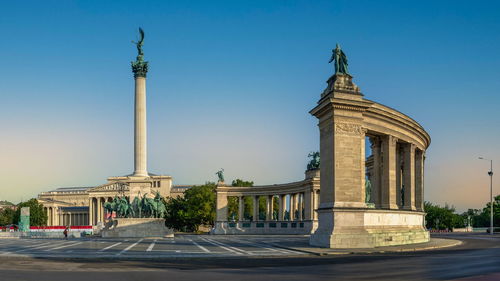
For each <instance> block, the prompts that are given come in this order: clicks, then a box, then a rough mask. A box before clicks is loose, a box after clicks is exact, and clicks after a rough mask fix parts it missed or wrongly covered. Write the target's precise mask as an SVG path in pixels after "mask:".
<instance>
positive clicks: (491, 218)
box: [479, 157, 493, 235]
mask: <svg viewBox="0 0 500 281" xmlns="http://www.w3.org/2000/svg"><path fill="white" fill-rule="evenodd" d="M479 159H481V160H486V161H490V171H489V172H488V176H490V234H491V235H493V160H491V159H485V158H483V157H479Z"/></svg>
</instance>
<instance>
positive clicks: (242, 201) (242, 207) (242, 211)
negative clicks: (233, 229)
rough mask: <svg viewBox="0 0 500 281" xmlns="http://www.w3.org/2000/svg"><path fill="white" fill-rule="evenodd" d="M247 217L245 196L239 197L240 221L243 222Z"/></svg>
mask: <svg viewBox="0 0 500 281" xmlns="http://www.w3.org/2000/svg"><path fill="white" fill-rule="evenodd" d="M244 217H245V197H243V196H239V197H238V221H239V222H242V221H243V218H244Z"/></svg>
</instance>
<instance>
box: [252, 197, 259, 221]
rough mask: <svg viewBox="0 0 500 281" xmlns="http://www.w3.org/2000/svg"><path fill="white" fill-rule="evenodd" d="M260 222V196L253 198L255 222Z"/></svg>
mask: <svg viewBox="0 0 500 281" xmlns="http://www.w3.org/2000/svg"><path fill="white" fill-rule="evenodd" d="M258 220H259V196H256V195H255V196H253V221H258Z"/></svg>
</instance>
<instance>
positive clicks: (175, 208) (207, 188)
mask: <svg viewBox="0 0 500 281" xmlns="http://www.w3.org/2000/svg"><path fill="white" fill-rule="evenodd" d="M215 188H216V184H215V183H213V182H207V183H205V184H204V185H199V186H193V187H191V188H190V189H188V190H186V192H184V197H177V198H168V199H167V201H166V204H165V205H166V208H167V212H166V215H165V220H166V224H167V226H168V227H171V228H174V229H176V230H179V231H187V232H192V231H198V228H199V227H200V225H213V224H214V221H215Z"/></svg>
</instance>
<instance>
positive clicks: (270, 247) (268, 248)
mask: <svg viewBox="0 0 500 281" xmlns="http://www.w3.org/2000/svg"><path fill="white" fill-rule="evenodd" d="M230 240H231V241H233V242H238V243H242V244H245V245H250V246H253V247H257V248H261V249H265V250H267V251H270V252H278V253H281V254H291V252H290V251H287V250H284V249H279V248H275V247H274V246H273V245H269V244H267V246H264V245H260V244H258V243H257V242H251V241H246V240H235V239H230ZM264 244H266V243H264ZM252 253H263V251H252Z"/></svg>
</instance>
